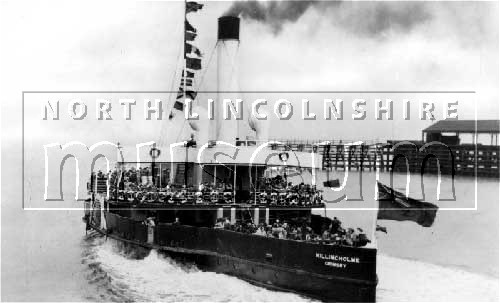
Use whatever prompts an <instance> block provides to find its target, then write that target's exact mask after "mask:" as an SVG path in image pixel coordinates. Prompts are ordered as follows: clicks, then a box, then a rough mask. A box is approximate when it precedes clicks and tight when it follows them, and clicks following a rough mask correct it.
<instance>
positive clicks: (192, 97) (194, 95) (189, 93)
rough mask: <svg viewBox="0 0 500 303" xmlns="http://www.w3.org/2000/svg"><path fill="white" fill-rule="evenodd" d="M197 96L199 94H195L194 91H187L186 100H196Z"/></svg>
mask: <svg viewBox="0 0 500 303" xmlns="http://www.w3.org/2000/svg"><path fill="white" fill-rule="evenodd" d="M196 95H198V93H197V92H195V91H192V90H187V91H186V98H189V99H191V100H194V99H195V98H196Z"/></svg>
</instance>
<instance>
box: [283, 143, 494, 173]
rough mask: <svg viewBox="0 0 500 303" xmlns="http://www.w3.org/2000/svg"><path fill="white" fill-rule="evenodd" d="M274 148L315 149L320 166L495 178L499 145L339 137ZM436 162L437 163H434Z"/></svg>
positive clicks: (307, 150)
mask: <svg viewBox="0 0 500 303" xmlns="http://www.w3.org/2000/svg"><path fill="white" fill-rule="evenodd" d="M281 142H283V143H284V144H282V145H276V146H275V147H274V148H276V149H283V150H290V151H304V152H316V153H319V154H321V155H322V156H323V165H322V168H323V169H324V170H341V171H345V170H349V171H374V170H376V169H379V171H382V172H384V171H385V172H391V171H395V172H406V171H407V170H408V169H409V171H410V172H411V173H424V174H437V173H438V171H440V173H441V174H443V175H464V176H478V177H492V178H499V171H500V170H499V169H500V168H499V153H500V146H490V145H480V144H476V145H472V144H469V145H466V144H463V145H454V146H447V145H445V144H443V143H441V142H429V143H424V142H422V141H388V142H385V143H371V144H361V145H354V144H353V143H350V142H348V143H343V142H341V141H337V142H335V141H333V140H332V141H330V143H324V142H325V141H322V142H300V143H299V142H297V141H286V140H285V141H283V140H282V141H281ZM438 163H439V165H438Z"/></svg>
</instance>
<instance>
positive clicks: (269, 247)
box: [98, 213, 377, 302]
mask: <svg viewBox="0 0 500 303" xmlns="http://www.w3.org/2000/svg"><path fill="white" fill-rule="evenodd" d="M106 224H107V228H108V229H107V231H104V230H100V229H98V230H99V231H100V232H103V233H106V234H108V236H109V237H112V238H115V239H117V240H121V241H125V242H128V243H132V244H135V245H140V246H143V247H148V248H155V249H158V250H160V251H165V252H167V253H169V254H170V255H172V256H174V257H182V258H185V259H188V260H190V261H193V262H195V263H196V264H197V265H198V267H199V268H200V269H202V270H208V271H215V272H219V273H224V274H228V275H232V276H236V277H239V278H242V279H244V280H247V281H249V282H251V283H254V284H257V285H261V286H264V287H267V288H271V289H279V290H283V291H292V292H296V293H300V294H304V295H307V296H310V297H313V298H318V299H321V300H324V301H330V302H333V301H335V302H374V301H375V294H376V285H377V277H376V250H375V249H368V248H354V247H344V246H329V245H319V244H311V243H306V242H299V241H288V240H279V239H274V238H267V237H260V236H255V235H248V234H242V233H236V232H232V231H226V230H216V229H213V228H204V227H192V226H183V225H171V224H160V225H158V226H156V227H155V230H154V240H153V241H151V240H152V239H151V238H150V241H149V243H148V236H147V232H148V231H147V227H146V226H145V225H142V224H141V222H136V221H133V220H131V219H129V218H125V217H120V216H118V215H116V214H112V213H106ZM332 256H333V257H332ZM335 256H340V257H344V258H348V259H344V260H343V261H345V262H342V261H339V260H334V259H333V258H335ZM346 260H347V261H346ZM354 261H357V262H354ZM327 263H330V265H326V264H327ZM332 263H334V264H336V265H337V267H332ZM342 266H343V268H339V267H342Z"/></svg>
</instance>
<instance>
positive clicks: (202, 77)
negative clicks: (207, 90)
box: [196, 43, 217, 91]
mask: <svg viewBox="0 0 500 303" xmlns="http://www.w3.org/2000/svg"><path fill="white" fill-rule="evenodd" d="M216 48H217V43H216V44H215V46H214V47H213V48H212V51H211V52H210V57H209V59H208V63H207V65H206V68H205V69H204V70H203V74H202V75H201V78H200V81H199V84H198V87H197V89H196V91H199V90H200V88H201V86H202V85H203V81H204V80H205V75H206V74H207V71H208V67H209V66H210V63H211V62H212V58H213V55H214V53H215V49H216Z"/></svg>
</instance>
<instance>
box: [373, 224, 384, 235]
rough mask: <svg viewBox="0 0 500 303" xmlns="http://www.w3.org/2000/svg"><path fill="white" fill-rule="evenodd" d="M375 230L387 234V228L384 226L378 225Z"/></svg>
mask: <svg viewBox="0 0 500 303" xmlns="http://www.w3.org/2000/svg"><path fill="white" fill-rule="evenodd" d="M375 230H376V231H381V232H384V233H387V227H385V226H382V225H378V224H377V227H376V228H375Z"/></svg>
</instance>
